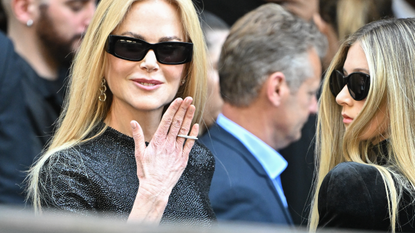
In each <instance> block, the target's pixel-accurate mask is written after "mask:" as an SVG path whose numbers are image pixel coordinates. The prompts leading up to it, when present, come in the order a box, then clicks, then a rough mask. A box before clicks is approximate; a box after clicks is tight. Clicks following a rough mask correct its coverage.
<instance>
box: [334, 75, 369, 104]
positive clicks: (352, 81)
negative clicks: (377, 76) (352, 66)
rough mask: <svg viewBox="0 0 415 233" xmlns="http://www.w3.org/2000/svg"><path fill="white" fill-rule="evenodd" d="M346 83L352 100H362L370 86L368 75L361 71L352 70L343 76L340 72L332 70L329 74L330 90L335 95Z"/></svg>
mask: <svg viewBox="0 0 415 233" xmlns="http://www.w3.org/2000/svg"><path fill="white" fill-rule="evenodd" d="M344 85H347V89H348V90H349V93H350V96H351V97H352V98H353V99H354V100H363V99H365V98H366V97H367V94H368V93H369V88H370V76H369V75H368V74H365V73H362V72H354V73H351V74H349V75H348V76H344V75H343V73H342V72H340V71H338V70H334V71H333V72H332V73H331V75H330V90H331V93H332V94H333V95H334V97H336V96H337V95H338V94H339V93H340V91H341V90H342V89H343V87H344Z"/></svg>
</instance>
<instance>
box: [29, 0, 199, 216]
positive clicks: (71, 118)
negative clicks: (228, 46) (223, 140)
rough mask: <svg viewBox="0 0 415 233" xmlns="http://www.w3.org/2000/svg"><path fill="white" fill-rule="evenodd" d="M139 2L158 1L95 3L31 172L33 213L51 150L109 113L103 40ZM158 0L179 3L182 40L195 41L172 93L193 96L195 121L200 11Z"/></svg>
mask: <svg viewBox="0 0 415 233" xmlns="http://www.w3.org/2000/svg"><path fill="white" fill-rule="evenodd" d="M138 1H157V0H122V1H118V0H102V1H100V3H99V5H98V7H97V10H96V12H95V15H94V17H93V19H92V22H91V24H90V25H89V27H88V30H87V33H86V35H85V38H84V40H83V42H82V44H81V47H80V49H79V51H78V53H77V55H76V57H75V60H74V63H73V66H72V69H71V76H70V77H71V78H70V81H69V85H70V87H69V92H68V93H67V98H66V99H65V103H64V108H63V113H62V114H61V116H60V117H59V119H58V122H57V132H56V133H55V135H54V137H53V139H52V141H51V143H50V145H49V147H48V149H47V151H46V152H45V153H44V154H43V155H42V156H41V157H40V159H39V160H38V161H37V162H36V163H35V165H34V166H33V167H32V168H31V169H30V171H29V175H28V179H27V181H28V188H27V191H28V196H27V197H28V199H30V200H31V201H32V203H33V206H34V208H35V211H36V212H41V195H40V193H39V187H40V185H42V184H39V173H40V169H41V168H42V166H43V165H44V163H45V162H46V161H47V160H48V159H49V158H50V157H51V156H53V154H54V153H55V152H57V151H60V150H63V149H66V148H69V147H73V146H75V145H77V144H79V143H81V142H82V141H84V140H86V137H87V135H88V134H90V133H91V130H92V129H93V128H94V127H95V126H97V124H99V123H100V122H102V121H103V120H104V119H105V118H106V116H107V112H108V110H109V109H110V106H111V100H112V94H111V93H109V91H107V96H108V98H107V100H106V101H105V102H101V101H99V99H98V96H99V94H100V91H99V88H100V85H101V82H102V78H103V76H104V70H105V67H106V66H107V63H108V61H107V59H106V56H105V53H106V52H105V42H106V40H107V37H108V35H109V34H110V33H111V32H112V31H113V30H114V29H115V28H116V27H117V26H118V25H120V24H121V23H122V21H123V20H124V17H125V16H126V14H127V13H128V11H129V9H130V8H131V5H132V4H133V3H134V2H138ZM158 1H167V2H168V3H169V4H173V5H175V6H176V7H177V9H178V11H179V15H180V17H181V21H182V26H183V29H184V32H185V33H186V35H185V39H186V40H187V41H191V42H192V43H193V58H192V61H191V62H190V63H188V64H187V65H186V67H185V72H184V74H183V75H184V76H185V77H186V82H185V84H184V85H183V86H181V87H180V88H179V90H178V92H177V95H176V97H182V98H184V97H186V96H191V97H193V104H194V105H195V107H196V112H195V116H194V119H193V123H197V122H199V121H200V119H201V117H202V111H203V107H204V105H205V99H206V88H205V87H206V82H207V65H206V64H207V60H206V45H205V42H204V38H203V32H202V30H201V27H200V24H199V20H198V15H197V12H196V9H195V7H194V6H193V3H192V1H191V0H158ZM149 17H150V16H149ZM137 23H139V22H137Z"/></svg>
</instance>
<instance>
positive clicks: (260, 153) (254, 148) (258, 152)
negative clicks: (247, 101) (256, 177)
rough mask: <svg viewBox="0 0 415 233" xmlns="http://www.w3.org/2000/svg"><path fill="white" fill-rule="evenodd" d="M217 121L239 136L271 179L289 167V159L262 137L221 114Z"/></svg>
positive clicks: (235, 135) (236, 136)
mask: <svg viewBox="0 0 415 233" xmlns="http://www.w3.org/2000/svg"><path fill="white" fill-rule="evenodd" d="M216 123H217V124H218V125H220V126H221V127H222V128H224V129H225V130H226V131H228V132H229V133H230V134H232V135H233V136H234V137H235V138H237V139H238V140H239V141H240V142H241V143H242V144H243V145H244V146H245V147H246V148H247V149H248V150H249V152H251V153H252V155H253V156H254V157H255V158H256V159H257V160H258V162H259V163H260V164H261V165H262V167H263V168H264V170H265V171H266V172H267V174H268V176H269V177H270V178H271V179H275V178H277V177H278V176H279V175H280V174H281V173H282V172H283V171H284V170H285V168H286V167H287V165H288V163H287V161H286V160H285V159H284V158H283V157H282V156H281V155H280V153H278V152H277V151H276V150H274V149H273V148H272V147H270V146H269V145H268V144H266V143H265V142H263V141H262V140H261V139H259V138H258V137H256V136H255V135H253V134H252V133H250V132H249V131H248V130H246V129H244V128H243V127H241V126H240V125H238V124H236V123H235V122H233V121H231V120H230V119H228V118H227V117H225V116H224V115H223V114H219V116H218V119H217V120H216Z"/></svg>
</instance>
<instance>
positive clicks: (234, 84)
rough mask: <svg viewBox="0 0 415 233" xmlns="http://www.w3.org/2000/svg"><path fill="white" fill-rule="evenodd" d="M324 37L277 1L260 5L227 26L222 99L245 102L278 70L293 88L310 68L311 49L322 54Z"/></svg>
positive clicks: (222, 70) (237, 102) (307, 74)
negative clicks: (229, 28)
mask: <svg viewBox="0 0 415 233" xmlns="http://www.w3.org/2000/svg"><path fill="white" fill-rule="evenodd" d="M326 46H327V42H326V38H325V37H324V36H323V35H322V34H321V33H320V31H319V30H318V29H317V27H316V26H315V25H314V24H313V23H311V22H306V21H304V20H303V19H301V18H299V17H297V16H294V15H292V14H291V13H289V12H288V11H286V10H284V9H283V8H282V7H281V6H280V5H278V4H274V3H268V4H264V5H262V6H260V7H258V8H257V9H255V10H253V11H251V12H249V13H248V14H246V15H244V16H243V17H242V18H241V19H239V20H238V21H237V22H236V23H235V24H234V25H233V26H232V28H231V31H230V34H229V36H228V38H227V39H226V41H225V44H224V45H223V48H222V53H221V57H220V60H219V65H220V69H219V76H220V91H221V95H222V98H223V99H224V101H225V102H228V103H229V104H231V105H234V106H240V107H242V106H247V105H249V104H250V103H251V102H252V101H253V100H254V99H255V98H256V97H257V95H258V92H259V90H260V88H261V86H262V85H263V83H264V82H265V80H266V78H267V76H268V75H270V74H272V73H274V72H277V71H280V72H282V73H284V75H285V76H286V80H287V83H288V85H289V87H290V88H291V89H292V91H293V92H295V91H296V89H297V88H299V86H300V85H301V84H302V82H303V81H304V80H305V79H307V78H309V77H310V75H311V74H312V73H313V67H312V66H311V64H310V62H309V59H308V51H309V49H312V48H315V49H316V51H317V53H318V54H319V56H320V58H322V57H324V55H325V50H326Z"/></svg>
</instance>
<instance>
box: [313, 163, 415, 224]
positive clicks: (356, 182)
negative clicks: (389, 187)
mask: <svg viewBox="0 0 415 233" xmlns="http://www.w3.org/2000/svg"><path fill="white" fill-rule="evenodd" d="M413 201H414V197H413V196H411V195H410V194H409V193H407V192H404V193H403V199H402V200H401V202H400V203H399V213H398V219H399V225H397V227H396V231H397V232H399V231H402V232H415V220H414V218H415V212H414V211H415V206H414V205H415V204H414V203H411V202H413ZM318 211H319V215H320V220H319V224H318V227H319V228H321V227H324V228H346V229H360V230H376V231H390V219H389V214H388V202H387V199H386V191H385V185H384V182H383V180H382V177H381V174H380V173H379V171H378V170H377V169H376V168H374V167H373V166H370V165H365V164H360V163H355V162H345V163H341V164H339V165H337V166H336V167H335V168H333V169H332V170H331V171H330V172H329V173H328V174H327V176H326V177H325V178H324V180H323V183H322V185H321V187H320V192H319V196H318Z"/></svg>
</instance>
